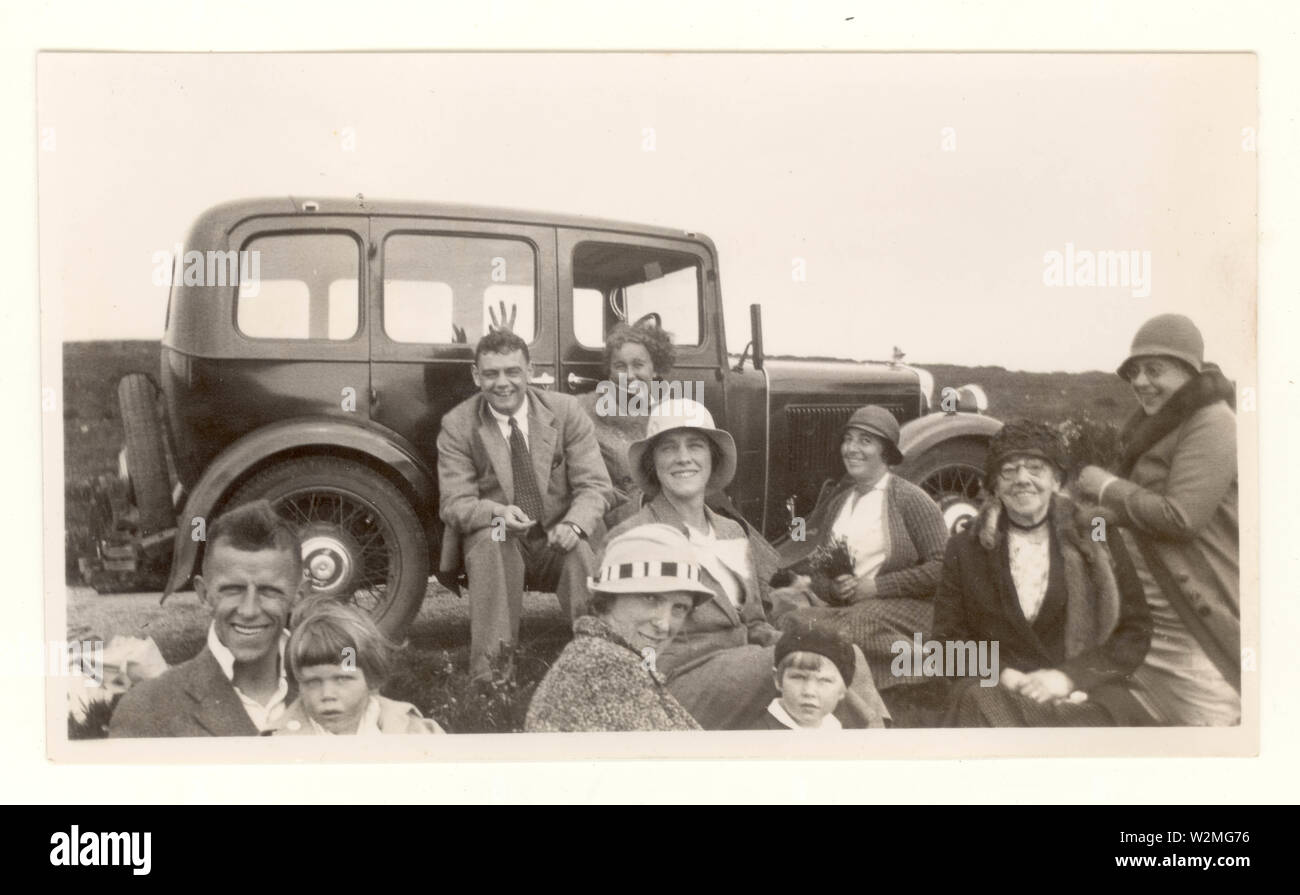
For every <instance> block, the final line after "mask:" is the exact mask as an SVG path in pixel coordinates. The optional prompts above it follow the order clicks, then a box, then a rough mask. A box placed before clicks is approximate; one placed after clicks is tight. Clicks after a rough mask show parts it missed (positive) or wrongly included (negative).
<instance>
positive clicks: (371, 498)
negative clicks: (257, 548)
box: [227, 457, 429, 643]
mask: <svg viewBox="0 0 1300 895" xmlns="http://www.w3.org/2000/svg"><path fill="white" fill-rule="evenodd" d="M259 499H265V500H268V501H270V503H271V505H272V506H273V507H274V508H275V510H276V512H278V513H279V514H280V515H281V516H283V517H284V518H285V519H287V520H289V521H290V522H292V523H293V524H294V525H295V526H296V527H297V529H298V532H299V535H300V536H301V538H302V555H303V567H304V569H305V570H306V571H307V573H308V575H309V576H310V579H311V588H312V591H313V592H314V593H316V594H321V595H324V596H330V597H334V598H335V599H338V600H340V601H343V602H347V603H352V604H354V605H355V606H356V607H357V608H359V609H361V610H363V611H365V612H367V613H369V615H370V616H371V618H373V619H374V620H375V623H376V624H377V625H378V626H379V628H380V630H382V631H383V632H384V633H385V634H386V635H388V636H389V637H390V638H392V639H393V640H395V641H397V642H399V643H400V642H401V640H402V639H403V637H404V636H405V633H406V628H407V626H408V625H409V624H410V623H411V620H412V619H413V618H415V614H416V613H417V612H419V610H420V604H421V603H422V602H423V600H424V593H425V588H426V587H427V585H428V580H429V547H428V544H427V543H426V541H425V537H424V527H423V526H422V525H421V524H420V519H419V517H418V516H416V514H415V511H414V510H413V509H412V508H411V504H410V502H409V501H407V499H406V497H405V495H403V494H402V492H401V491H399V490H398V489H397V487H396V486H395V485H394V484H393V483H392V482H390V481H388V479H386V478H384V477H383V476H382V475H380V474H379V473H377V472H375V471H374V470H373V469H370V468H369V467H368V466H365V465H364V464H362V463H358V462H356V461H355V460H347V459H344V458H341V457H301V458H298V459H294V460H287V461H285V462H283V463H277V464H276V465H274V466H271V467H269V468H267V469H265V470H263V471H261V472H259V473H257V474H255V475H254V476H253V477H252V478H250V479H249V480H248V481H247V482H245V483H244V484H243V485H242V486H241V487H240V488H239V490H238V491H237V492H236V493H235V495H234V496H233V497H232V498H231V500H230V501H229V502H228V503H227V506H235V505H238V504H241V503H247V502H248V501H252V500H259Z"/></svg>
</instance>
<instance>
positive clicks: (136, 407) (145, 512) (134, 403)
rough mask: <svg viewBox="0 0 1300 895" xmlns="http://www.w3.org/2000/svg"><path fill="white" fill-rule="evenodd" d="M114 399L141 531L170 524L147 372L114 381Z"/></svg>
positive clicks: (169, 503)
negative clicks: (115, 395)
mask: <svg viewBox="0 0 1300 895" xmlns="http://www.w3.org/2000/svg"><path fill="white" fill-rule="evenodd" d="M117 402H118V406H119V408H120V409H121V411H122V429H123V432H124V433H125V435H126V467H127V470H126V471H127V475H129V476H130V479H131V490H132V492H133V493H134V495H135V508H136V513H137V516H138V519H139V522H140V530H141V533H142V534H152V533H153V532H156V531H162V530H163V529H165V528H171V527H172V526H173V525H175V524H176V515H175V513H174V512H173V511H172V496H171V478H170V477H169V476H168V475H167V454H166V453H165V450H164V448H163V431H162V422H161V421H160V420H159V419H158V391H157V389H155V388H154V384H153V382H152V381H150V379H149V377H148V376H146V375H145V374H143V373H131V374H128V375H126V376H123V377H122V379H121V381H120V382H118V384H117Z"/></svg>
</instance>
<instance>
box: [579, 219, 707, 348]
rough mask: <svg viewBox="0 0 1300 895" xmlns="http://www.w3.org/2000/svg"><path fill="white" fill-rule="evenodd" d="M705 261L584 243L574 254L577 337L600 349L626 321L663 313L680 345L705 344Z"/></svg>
mask: <svg viewBox="0 0 1300 895" xmlns="http://www.w3.org/2000/svg"><path fill="white" fill-rule="evenodd" d="M702 313H703V302H702V298H701V294H700V263H699V258H698V257H696V256H695V255H692V254H689V253H686V252H671V251H666V250H663V249H656V248H651V247H647V246H630V245H618V244H615V243H600V242H583V243H579V244H578V245H577V246H575V247H574V250H573V335H574V337H575V338H576V339H577V340H578V342H579V344H582V345H586V346H589V347H592V348H598V347H601V346H603V345H604V344H605V333H606V332H607V331H608V330H609V329H610V328H612V327H613V325H614V324H615V323H617V322H619V321H620V320H625V321H626V322H628V323H635V322H636V321H637V320H639V319H641V318H642V317H644V316H645V315H647V314H657V315H659V319H660V323H661V325H662V326H663V328H664V329H665V330H666V331H667V332H668V333H669V334H671V335H672V337H673V342H674V343H675V344H677V345H699V344H700V334H701V332H702V330H701V326H700V319H701V316H702Z"/></svg>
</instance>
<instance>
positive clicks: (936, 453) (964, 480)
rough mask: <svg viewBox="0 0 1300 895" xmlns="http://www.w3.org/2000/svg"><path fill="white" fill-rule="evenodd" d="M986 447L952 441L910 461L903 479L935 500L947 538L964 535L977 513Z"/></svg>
mask: <svg viewBox="0 0 1300 895" xmlns="http://www.w3.org/2000/svg"><path fill="white" fill-rule="evenodd" d="M985 453H986V448H985V445H984V444H983V443H982V442H979V441H975V440H972V439H968V438H959V439H954V440H953V441H949V442H945V443H943V444H940V445H939V446H938V447H934V448H931V449H930V450H928V451H926V452H925V453H924V454H922V455H921V456H920V457H919V458H917V460H916V461H915V462H911V461H909V462H908V463H907V464H906V466H907V470H908V471H907V473H906V478H907V479H908V480H909V481H912V482H915V483H916V484H917V485H919V486H920V487H921V489H922V490H923V491H925V493H926V494H929V495H930V496H931V497H932V498H934V501H935V503H937V504H939V509H940V511H941V512H942V513H943V522H944V525H946V526H947V527H948V533H949V534H956V533H957V532H959V531H963V530H964V529H965V528H966V526H967V525H968V524H970V521H971V520H972V519H974V518H975V514H976V513H978V512H979V508H980V504H981V503H982V494H981V492H982V491H983V487H984V455H985Z"/></svg>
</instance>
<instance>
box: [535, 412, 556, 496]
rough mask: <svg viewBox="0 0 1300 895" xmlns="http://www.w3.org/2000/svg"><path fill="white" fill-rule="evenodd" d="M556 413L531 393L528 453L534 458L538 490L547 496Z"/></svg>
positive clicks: (553, 446)
mask: <svg viewBox="0 0 1300 895" xmlns="http://www.w3.org/2000/svg"><path fill="white" fill-rule="evenodd" d="M557 435H558V433H557V432H556V429H555V414H554V413H552V412H551V409H550V408H549V407H547V406H546V405H545V404H543V403H542V402H541V401H540V400H538V399H537V398H535V397H533V396H532V395H531V394H530V395H529V400H528V453H529V454H531V455H532V458H533V476H534V477H535V478H536V479H537V490H538V493H539V494H541V495H542V497H543V498H545V497H546V490H547V485H548V484H549V483H550V481H551V457H552V455H554V453H555V439H556V436H557Z"/></svg>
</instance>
